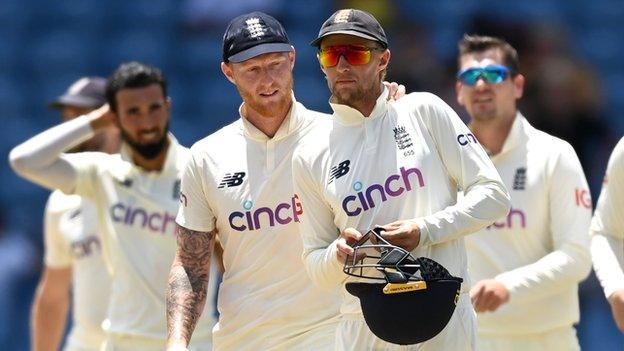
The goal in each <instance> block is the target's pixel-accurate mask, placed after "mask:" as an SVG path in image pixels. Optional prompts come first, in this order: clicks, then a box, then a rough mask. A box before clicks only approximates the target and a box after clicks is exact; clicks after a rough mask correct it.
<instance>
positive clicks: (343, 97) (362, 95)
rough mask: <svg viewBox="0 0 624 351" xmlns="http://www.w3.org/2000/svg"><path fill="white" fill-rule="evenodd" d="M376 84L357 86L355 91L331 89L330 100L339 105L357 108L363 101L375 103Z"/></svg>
mask: <svg viewBox="0 0 624 351" xmlns="http://www.w3.org/2000/svg"><path fill="white" fill-rule="evenodd" d="M375 87H376V83H374V82H373V83H371V84H370V85H369V86H367V87H363V86H357V87H356V88H355V89H350V90H347V89H342V90H340V89H337V88H335V87H332V98H333V100H334V101H335V102H337V103H339V104H341V105H347V106H351V107H354V106H358V105H360V104H361V103H362V102H363V101H371V100H372V101H375V100H377V98H378V96H377V95H378V93H379V91H377V89H375Z"/></svg>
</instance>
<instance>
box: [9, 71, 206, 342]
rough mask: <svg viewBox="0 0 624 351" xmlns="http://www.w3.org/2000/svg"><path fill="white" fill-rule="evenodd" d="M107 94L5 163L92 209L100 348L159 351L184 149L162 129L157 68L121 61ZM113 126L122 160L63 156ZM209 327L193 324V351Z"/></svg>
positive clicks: (167, 106)
mask: <svg viewBox="0 0 624 351" xmlns="http://www.w3.org/2000/svg"><path fill="white" fill-rule="evenodd" d="M106 97H107V101H108V104H107V105H104V106H103V107H101V108H99V109H97V110H95V111H92V112H90V113H88V114H86V115H83V116H80V117H78V118H75V119H73V120H71V121H68V122H65V123H63V124H61V125H59V126H56V127H53V128H51V129H48V130H47V131H44V132H42V133H40V134H38V135H36V136H35V137H33V138H31V139H29V140H28V141H26V142H24V143H23V144H21V145H18V146H17V147H15V148H14V149H13V150H12V151H11V154H10V161H11V165H12V166H13V168H14V170H15V171H16V172H17V173H19V174H20V175H22V176H23V177H25V178H27V179H29V180H31V181H33V182H35V183H37V184H40V185H42V186H45V187H47V188H50V189H59V190H61V191H63V192H65V193H67V194H77V195H80V196H83V197H85V198H88V199H90V200H91V201H93V203H94V205H95V207H96V212H97V216H98V228H99V230H98V233H99V234H100V236H101V240H102V247H103V250H104V257H105V261H106V263H107V265H108V268H109V271H110V272H111V274H112V284H111V293H110V300H109V309H108V314H107V319H108V325H106V326H105V330H106V332H107V339H106V343H105V347H104V349H105V350H115V351H117V350H121V351H125V350H142V351H151V350H154V351H155V350H159V351H160V350H162V349H164V347H165V339H166V321H165V319H166V317H165V316H166V315H165V295H164V291H165V289H164V287H165V285H166V282H167V274H168V272H169V267H170V265H171V262H172V260H173V257H174V255H175V247H176V244H175V232H174V229H175V223H174V219H175V212H176V211H177V208H178V203H179V186H180V174H181V171H182V169H183V168H184V166H185V165H186V162H187V160H188V156H189V151H188V149H187V148H185V147H183V146H181V145H179V144H178V142H177V141H176V139H175V138H174V137H173V135H171V134H170V133H169V132H168V129H169V118H170V112H171V100H170V98H169V97H168V96H167V83H166V81H165V78H164V77H163V75H162V73H161V72H160V70H158V69H156V68H153V67H150V66H147V65H144V64H141V63H136V62H132V63H126V64H123V65H121V66H120V67H119V68H118V69H117V70H116V71H115V72H114V73H113V75H112V76H111V77H110V78H109V80H108V82H107V87H106ZM109 106H110V107H109ZM113 126H116V127H117V128H119V132H120V133H121V138H122V141H123V143H122V148H121V154H117V155H108V154H104V153H97V152H82V153H67V151H69V150H72V149H73V148H74V147H76V146H77V145H79V144H80V143H81V142H83V141H84V140H87V139H89V138H91V137H92V136H93V135H94V134H96V133H98V132H99V131H101V130H105V129H108V128H110V127H113ZM212 322H213V321H212V320H211V318H209V317H208V316H207V318H205V319H203V320H201V321H199V326H198V333H197V338H196V339H195V340H194V342H195V345H194V347H193V348H192V349H193V350H210V349H211V329H212Z"/></svg>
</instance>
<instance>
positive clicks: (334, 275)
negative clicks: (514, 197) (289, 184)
mask: <svg viewBox="0 0 624 351" xmlns="http://www.w3.org/2000/svg"><path fill="white" fill-rule="evenodd" d="M312 45H314V46H317V47H318V49H319V51H318V57H319V62H320V65H321V69H322V70H323V72H324V73H325V76H326V78H327V82H328V85H329V88H330V90H331V93H332V97H331V100H330V103H331V107H332V109H333V110H334V114H333V117H332V122H333V125H332V128H326V129H322V130H318V133H315V134H312V135H310V136H308V137H307V138H306V139H305V141H304V142H303V143H302V145H300V146H299V147H298V148H297V151H296V152H295V156H294V160H293V178H294V182H295V193H296V194H297V195H298V196H299V198H300V199H301V200H300V201H301V205H302V207H303V209H304V213H303V216H301V218H300V228H301V234H302V236H303V245H304V249H305V251H304V255H303V256H304V261H305V265H306V268H307V271H308V273H309V274H310V276H311V277H312V280H313V281H314V282H315V283H316V284H318V285H321V286H325V287H327V288H329V289H333V290H334V291H343V296H344V298H343V299H342V300H343V303H342V307H341V312H342V316H341V317H342V318H341V321H340V324H339V328H338V330H337V337H336V349H337V350H369V349H374V350H406V349H413V350H416V349H418V350H469V349H471V347H472V346H473V345H474V342H475V340H474V338H475V331H476V329H475V325H474V324H475V321H474V311H473V309H472V305H471V304H470V300H469V298H468V294H467V292H468V288H469V284H470V283H469V281H468V273H467V270H466V268H467V267H466V266H467V263H466V251H465V249H464V239H463V237H464V236H465V235H468V234H470V233H472V232H475V231H477V230H479V229H481V228H484V227H485V226H487V225H489V224H491V223H492V222H493V221H494V220H496V219H497V218H499V217H501V216H503V215H504V214H505V213H507V211H508V209H509V197H508V195H507V191H506V190H505V188H504V186H503V184H502V182H501V180H500V178H499V176H498V174H497V173H496V169H495V168H494V166H493V165H492V162H491V161H490V160H489V159H488V157H487V155H486V153H485V152H484V151H483V149H482V148H481V146H480V145H478V144H477V143H474V142H473V143H462V142H458V137H460V136H462V137H465V136H466V135H467V134H469V130H468V129H467V128H466V126H465V125H464V123H463V122H462V121H461V120H460V119H459V117H458V116H457V114H456V113H455V112H454V111H453V110H452V109H451V108H450V107H449V106H448V105H447V104H445V103H444V102H443V101H442V100H441V99H440V98H438V97H437V96H435V95H433V94H429V93H413V94H409V95H407V96H406V97H404V98H402V99H400V100H398V101H396V102H393V103H388V102H387V101H386V96H387V94H388V92H387V90H386V89H384V87H383V85H382V84H381V81H382V80H383V77H384V75H385V72H386V69H387V68H388V64H389V62H390V51H389V50H388V41H387V38H386V35H385V33H384V30H383V28H381V26H380V24H379V23H378V22H377V20H376V19H375V18H374V17H373V16H372V15H370V14H368V13H366V12H364V11H360V10H352V9H347V10H339V11H337V12H336V13H334V14H333V15H332V16H331V17H330V18H329V19H328V20H327V21H325V23H324V24H323V25H322V27H321V30H320V32H319V36H318V38H317V39H316V40H314V41H313V42H312ZM461 140H464V139H461ZM319 141H322V142H319ZM458 186H459V187H462V188H463V189H465V190H466V196H465V197H464V198H463V199H462V200H460V201H456V198H457V188H458ZM364 194H365V195H364ZM377 224H379V225H382V226H383V228H384V229H385V231H384V232H382V236H383V237H384V238H385V239H386V240H388V241H389V242H391V243H392V244H394V245H397V246H401V247H402V248H404V249H406V250H408V251H411V252H412V254H414V255H415V256H417V257H418V256H426V257H430V258H432V259H434V260H436V261H438V262H440V263H441V264H442V265H443V266H445V267H446V268H448V270H449V272H450V273H451V274H452V275H453V276H459V277H462V278H463V279H464V284H463V286H462V290H461V294H460V296H459V301H458V306H457V308H456V309H455V312H454V315H453V316H452V318H451V320H450V322H449V324H448V325H447V326H446V328H445V329H444V330H443V331H442V332H441V333H440V334H438V335H437V336H436V337H434V338H433V339H430V340H428V341H426V342H424V343H421V344H417V345H411V346H402V345H395V344H390V343H388V342H385V341H383V340H381V339H379V338H377V337H376V336H375V335H373V334H372V332H370V330H369V329H368V326H367V325H366V323H365V321H364V318H363V316H362V311H361V308H360V304H359V301H358V300H357V298H356V297H354V296H351V295H350V294H348V293H347V292H346V291H344V283H345V282H347V281H352V278H349V279H348V280H347V276H346V275H345V274H344V273H343V271H342V268H343V264H344V262H345V258H346V257H347V255H351V254H353V249H352V248H351V247H350V246H349V244H351V243H353V242H355V241H356V240H358V239H360V238H361V236H362V233H365V232H366V231H367V230H369V229H371V228H373V227H374V226H375V225H377ZM419 317H420V316H414V318H419ZM388 318H392V316H388Z"/></svg>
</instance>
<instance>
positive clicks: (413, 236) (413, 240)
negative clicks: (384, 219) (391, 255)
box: [381, 220, 420, 251]
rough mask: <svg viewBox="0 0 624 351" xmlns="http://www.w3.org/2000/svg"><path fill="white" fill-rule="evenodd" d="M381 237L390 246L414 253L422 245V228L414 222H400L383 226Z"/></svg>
mask: <svg viewBox="0 0 624 351" xmlns="http://www.w3.org/2000/svg"><path fill="white" fill-rule="evenodd" d="M381 227H382V228H383V229H384V230H383V231H382V232H381V237H382V238H384V240H387V241H388V242H389V243H390V244H392V245H396V246H399V247H402V248H404V249H405V250H407V251H412V250H414V249H415V248H416V247H418V244H419V243H420V228H419V227H418V225H417V224H416V222H414V221H412V220H399V221H394V222H392V223H390V224H386V225H382V226H381Z"/></svg>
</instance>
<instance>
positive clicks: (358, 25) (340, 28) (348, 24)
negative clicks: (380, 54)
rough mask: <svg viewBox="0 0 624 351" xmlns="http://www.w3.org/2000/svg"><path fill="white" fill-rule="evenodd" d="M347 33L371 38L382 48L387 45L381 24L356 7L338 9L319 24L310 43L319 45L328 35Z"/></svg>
mask: <svg viewBox="0 0 624 351" xmlns="http://www.w3.org/2000/svg"><path fill="white" fill-rule="evenodd" d="M332 34H348V35H353V36H356V37H360V38H364V39H368V40H373V41H376V42H378V43H380V44H381V45H382V46H383V47H384V48H387V47H388V38H386V32H384V30H383V28H382V27H381V24H379V22H378V21H377V19H376V18H375V17H374V16H373V15H371V14H370V13H368V12H366V11H362V10H357V9H344V10H338V11H336V12H334V14H333V15H331V16H330V17H329V18H328V19H327V21H325V23H323V25H322V26H321V30H320V31H319V34H318V37H317V38H316V39H314V40H313V41H312V42H311V43H310V45H312V46H316V47H319V46H320V45H321V41H322V40H323V38H325V37H326V36H328V35H332Z"/></svg>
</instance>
